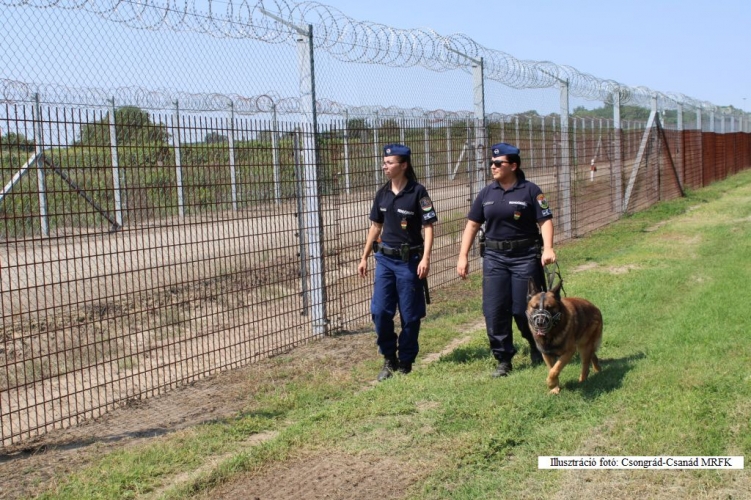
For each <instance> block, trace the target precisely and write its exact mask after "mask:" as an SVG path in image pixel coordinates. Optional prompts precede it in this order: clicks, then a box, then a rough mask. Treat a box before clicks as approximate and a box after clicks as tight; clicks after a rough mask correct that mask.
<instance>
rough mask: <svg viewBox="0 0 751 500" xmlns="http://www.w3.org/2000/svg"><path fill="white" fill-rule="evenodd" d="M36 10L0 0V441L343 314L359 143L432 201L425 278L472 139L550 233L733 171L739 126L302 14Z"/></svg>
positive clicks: (644, 92) (571, 76) (253, 355)
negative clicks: (525, 194) (389, 151)
mask: <svg viewBox="0 0 751 500" xmlns="http://www.w3.org/2000/svg"><path fill="white" fill-rule="evenodd" d="M42 4H43V5H42ZM42 4H39V3H38V2H37V3H36V4H34V5H30V4H26V3H16V2H11V1H3V2H0V18H2V21H3V25H4V27H7V29H8V35H9V36H8V41H9V50H8V51H6V52H4V53H3V54H0V57H1V58H2V62H3V64H2V65H0V174H1V175H2V185H3V190H2V192H0V264H1V265H2V269H1V270H0V284H1V286H2V288H1V289H0V309H1V310H2V322H1V324H0V334H1V335H2V338H1V339H0V423H1V430H0V447H2V448H9V447H11V446H14V445H17V444H19V443H24V442H27V441H28V440H30V439H32V438H34V437H37V436H40V435H42V434H44V433H46V432H47V431H49V430H52V429H55V428H61V427H66V426H70V425H74V424H76V423H77V422H80V421H82V420H84V419H87V418H93V417H96V416H99V415H102V414H103V413H105V412H107V411H109V410H111V409H112V408H115V407H117V406H120V405H124V404H127V403H128V402H129V401H131V400H133V399H141V398H146V397H150V396H153V395H155V394H159V393H162V392H164V391H167V390H169V389H171V388H174V387H176V386H179V385H181V384H186V383H189V382H191V381H193V380H196V379H198V378H202V377H206V376H209V375H211V374H213V373H216V372H218V371H221V370H227V369H231V368H234V367H238V366H242V365H245V364H247V363H251V362H253V361H255V360H258V359H261V358H264V357H268V356H272V355H274V354H277V353H280V352H284V351H286V350H288V349H290V348H292V347H294V346H296V345H299V344H302V343H305V342H309V341H312V340H314V339H316V338H319V337H320V336H321V335H326V334H332V333H336V332H340V331H344V330H352V329H357V328H361V327H363V326H364V325H367V323H368V322H369V300H370V293H371V287H372V283H371V282H370V281H369V280H363V279H360V278H359V277H358V276H357V272H356V266H357V262H358V260H359V257H360V255H361V252H362V245H363V244H364V241H365V236H366V232H367V228H368V226H369V221H368V217H367V215H368V213H369V211H370V205H371V203H372V198H373V195H374V193H375V191H376V189H377V188H378V187H379V186H380V185H382V183H383V182H384V181H385V178H384V177H383V175H382V172H381V160H382V157H381V148H382V146H383V145H384V144H387V143H391V142H401V143H405V144H408V145H409V146H410V147H411V149H412V151H413V157H412V159H413V163H414V165H415V167H416V171H417V175H418V178H419V179H420V182H421V183H423V184H425V185H426V187H427V188H428V190H429V192H430V194H431V198H432V199H433V202H434V206H435V207H436V209H437V211H438V215H439V221H440V222H439V224H438V226H437V228H436V229H437V232H436V242H435V245H434V253H433V259H432V264H431V276H430V281H431V286H432V287H442V286H445V285H447V284H449V283H451V282H453V281H455V280H457V279H458V277H457V275H456V271H455V266H456V257H457V253H458V245H459V241H460V238H461V233H462V230H463V227H464V223H465V220H466V214H467V211H468V208H469V205H470V203H471V201H472V199H473V198H474V196H475V195H476V194H477V192H478V191H479V189H481V188H482V186H483V185H485V183H486V182H488V181H489V180H490V179H491V178H490V172H489V170H488V162H487V157H486V154H487V149H488V145H489V144H493V143H495V142H501V141H504V142H512V143H514V144H516V145H518V146H519V147H520V148H521V150H522V158H523V162H524V163H523V167H524V171H525V174H526V176H527V178H529V179H530V180H532V181H533V182H535V183H537V184H538V185H540V186H541V187H542V189H543V191H544V192H545V193H546V195H547V197H548V199H549V201H550V204H551V206H552V207H553V208H554V214H555V226H556V232H557V234H558V236H557V238H556V239H557V241H558V242H560V241H563V240H566V239H568V238H573V237H578V236H582V235H585V234H587V233H588V232H591V231H593V230H595V229H597V228H600V227H603V226H604V225H606V224H608V223H610V222H613V221H615V220H617V219H618V218H620V217H622V216H623V215H624V214H627V213H630V212H634V211H638V210H642V209H644V208H646V207H648V206H651V205H653V204H654V203H656V202H658V201H660V200H666V199H671V198H674V197H677V196H680V195H681V194H682V193H683V191H684V190H685V189H687V188H697V187H701V186H704V185H707V184H709V183H711V182H714V181H716V180H719V179H723V178H725V177H727V176H728V175H731V174H733V173H735V172H738V171H739V170H741V169H745V168H748V167H749V164H750V163H751V158H750V157H749V156H750V155H751V141H750V139H749V134H748V133H747V130H746V129H747V128H748V122H747V119H746V117H745V116H744V115H736V114H733V113H732V112H726V111H727V110H722V109H720V108H717V107H713V106H711V105H709V104H708V103H703V102H699V101H696V100H694V99H691V98H688V97H686V96H680V95H678V96H676V95H667V94H660V93H654V92H652V91H649V89H643V88H630V87H625V86H622V85H619V84H617V82H612V81H609V80H600V79H597V78H595V77H592V76H591V75H585V74H581V73H579V72H577V71H576V70H575V69H573V68H570V67H563V66H556V65H554V64H552V63H533V62H521V61H518V60H516V59H514V58H513V57H511V56H509V55H507V54H503V53H501V52H498V51H493V50H490V49H487V48H484V47H480V46H478V45H477V44H475V43H474V42H473V41H471V40H470V39H468V38H466V37H461V36H457V35H454V36H452V37H441V36H440V35H438V34H436V33H432V32H429V31H419V32H407V31H404V30H393V29H391V28H388V27H385V26H380V25H372V24H369V23H358V22H355V21H354V20H352V19H349V18H346V16H343V14H341V13H339V12H338V11H335V10H333V9H329V8H327V7H325V6H322V5H320V4H315V3H305V4H286V3H283V2H275V3H274V6H275V8H274V9H271V8H270V7H269V9H268V10H267V9H266V8H264V7H263V6H262V4H260V3H259V4H255V5H253V6H250V7H248V9H249V10H246V11H243V12H242V14H241V15H240V16H239V17H237V16H234V17H231V18H226V17H223V16H217V15H216V14H205V13H201V12H199V11H198V9H197V8H196V6H195V5H192V4H191V6H190V9H188V10H187V11H184V12H182V13H181V14H180V15H177V14H176V11H174V10H173V9H171V8H167V7H166V6H164V7H159V6H157V5H156V4H149V5H141V4H131V3H122V2H119V3H117V4H116V5H114V4H112V5H111V4H109V3H107V2H97V1H91V2H83V3H78V4H76V5H75V6H72V7H73V8H71V9H69V10H62V9H60V7H61V6H60V5H58V4H51V3H50V4H44V2H42ZM244 5H245V4H244ZM267 6H268V4H267ZM40 7H46V8H40ZM246 7H247V6H246ZM186 8H187V7H186ZM115 21H117V22H115ZM30 26H36V27H44V29H42V30H31V29H29V27H30ZM147 27H148V28H149V30H143V29H141V28H147ZM73 28H75V29H76V30H77V32H80V33H82V35H81V37H80V39H73V38H71V37H67V36H63V35H64V34H65V33H66V32H68V31H69V30H71V29H73ZM40 32H41V33H44V36H41V37H40V36H39V33H40ZM34 33H35V34H34ZM30 34H34V35H33V38H30V36H31V35H30ZM386 35H388V36H386ZM103 39H104V40H107V41H109V42H112V43H108V44H105V45H106V47H108V48H105V49H101V50H102V52H101V53H90V52H87V51H86V47H84V46H82V45H81V43H84V44H85V43H86V42H87V41H88V42H92V41H94V40H103ZM394 40H401V43H394ZM55 41H56V42H57V43H53V42H55ZM342 44H344V45H342ZM97 46H99V45H97ZM75 54H78V55H80V54H87V57H72V55H75ZM364 63H367V64H364ZM394 80H397V81H399V85H398V89H397V88H396V87H395V86H394V84H393V81H394ZM32 82H33V83H32ZM478 89H479V91H478ZM569 97H572V98H574V99H578V101H577V102H581V101H582V100H585V101H586V102H589V103H592V104H593V106H594V109H592V110H587V109H586V108H585V107H584V106H577V107H575V109H574V112H571V111H570V109H569V108H570V106H569V100H568V99H569ZM684 107H685V115H684ZM731 111H732V110H731ZM619 113H623V114H624V117H625V115H626V114H627V113H631V115H630V116H629V118H628V119H621V118H622V117H621V115H620V114H619ZM472 258H473V259H478V258H479V257H478V256H477V255H474V256H473V257H472ZM472 268H473V269H479V268H480V266H479V265H477V264H476V263H475V265H473V266H472Z"/></svg>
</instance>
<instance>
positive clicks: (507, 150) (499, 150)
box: [490, 142, 519, 157]
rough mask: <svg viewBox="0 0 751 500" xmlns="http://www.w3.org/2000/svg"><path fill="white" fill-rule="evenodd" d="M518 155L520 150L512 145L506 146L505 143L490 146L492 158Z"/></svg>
mask: <svg viewBox="0 0 751 500" xmlns="http://www.w3.org/2000/svg"><path fill="white" fill-rule="evenodd" d="M518 154H519V148H517V147H516V146H512V145H511V144H506V143H505V142H499V143H498V144H493V145H492V146H490V155H491V156H492V157H496V156H506V155H518Z"/></svg>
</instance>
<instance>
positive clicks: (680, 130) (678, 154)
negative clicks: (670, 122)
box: [675, 103, 686, 186]
mask: <svg viewBox="0 0 751 500" xmlns="http://www.w3.org/2000/svg"><path fill="white" fill-rule="evenodd" d="M676 127H677V128H678V145H677V148H676V149H677V150H676V155H675V157H677V158H680V162H681V165H680V168H678V169H677V170H678V172H680V178H679V179H680V182H681V186H684V185H685V184H684V179H685V177H686V162H685V161H684V158H683V104H682V103H678V106H677V108H676Z"/></svg>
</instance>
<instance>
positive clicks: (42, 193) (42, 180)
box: [33, 94, 50, 236]
mask: <svg viewBox="0 0 751 500" xmlns="http://www.w3.org/2000/svg"><path fill="white" fill-rule="evenodd" d="M33 119H34V144H36V148H35V149H36V151H35V153H36V167H37V187H38V188H39V223H40V224H41V227H42V235H43V236H49V235H50V221H49V215H48V213H47V176H46V174H45V172H44V156H43V155H44V132H43V131H44V128H43V127H42V107H41V105H40V104H39V94H34V117H33Z"/></svg>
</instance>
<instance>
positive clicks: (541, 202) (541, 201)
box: [537, 193, 549, 210]
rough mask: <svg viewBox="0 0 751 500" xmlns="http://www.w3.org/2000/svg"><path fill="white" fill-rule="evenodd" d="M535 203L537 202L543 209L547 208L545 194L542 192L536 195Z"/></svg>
mask: <svg viewBox="0 0 751 500" xmlns="http://www.w3.org/2000/svg"><path fill="white" fill-rule="evenodd" d="M537 203H539V205H540V208H542V209H543V210H547V209H548V207H549V205H548V200H546V199H545V195H544V194H542V193H540V194H538V195H537Z"/></svg>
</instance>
